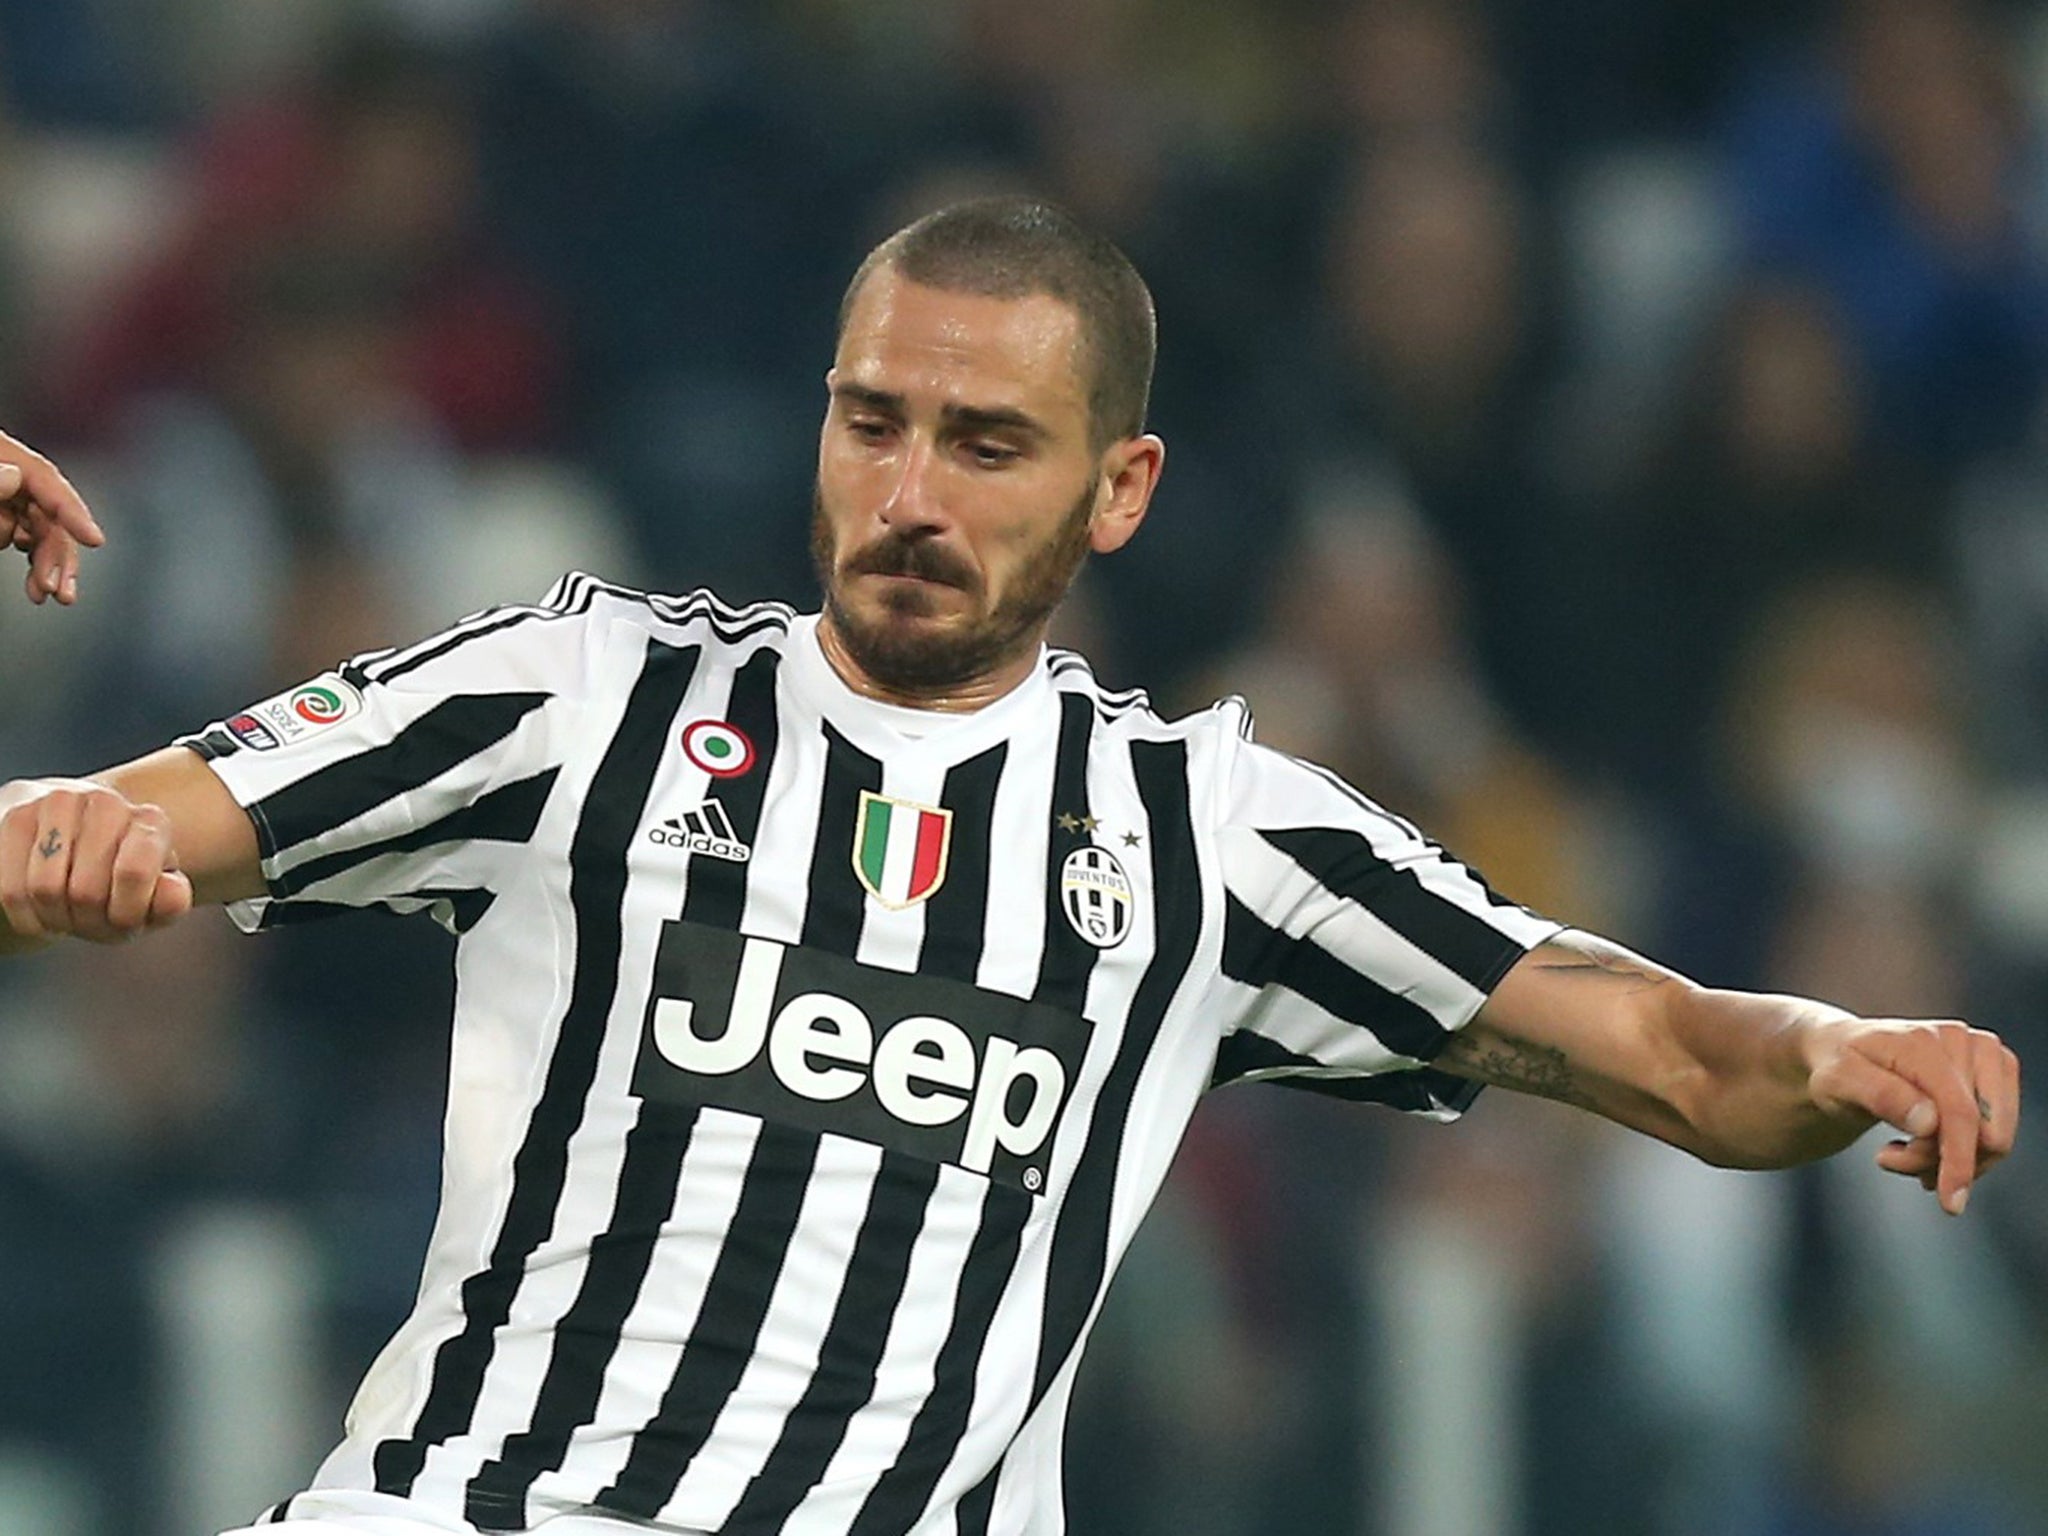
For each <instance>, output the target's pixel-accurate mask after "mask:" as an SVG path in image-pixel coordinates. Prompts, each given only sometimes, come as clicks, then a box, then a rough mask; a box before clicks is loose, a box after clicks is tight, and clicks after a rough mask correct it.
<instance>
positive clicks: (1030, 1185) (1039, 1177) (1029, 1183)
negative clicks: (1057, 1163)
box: [1024, 1168, 1045, 1195]
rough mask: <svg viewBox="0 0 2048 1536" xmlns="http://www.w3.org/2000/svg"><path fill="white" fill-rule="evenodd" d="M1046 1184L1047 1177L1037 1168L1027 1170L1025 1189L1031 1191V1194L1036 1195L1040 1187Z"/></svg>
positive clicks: (1025, 1172) (1025, 1171)
mask: <svg viewBox="0 0 2048 1536" xmlns="http://www.w3.org/2000/svg"><path fill="white" fill-rule="evenodd" d="M1044 1183H1045V1175H1044V1174H1042V1173H1040V1172H1039V1171H1038V1170H1037V1169H1036V1168H1026V1169H1025V1170H1024V1187H1025V1188H1026V1189H1028V1190H1030V1191H1031V1193H1033V1194H1034V1195H1035V1194H1037V1193H1038V1190H1039V1186H1040V1185H1042V1184H1044Z"/></svg>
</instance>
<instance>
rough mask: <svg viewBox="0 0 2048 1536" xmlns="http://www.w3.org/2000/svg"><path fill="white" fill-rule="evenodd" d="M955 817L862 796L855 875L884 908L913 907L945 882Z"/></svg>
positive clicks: (870, 794)
mask: <svg viewBox="0 0 2048 1536" xmlns="http://www.w3.org/2000/svg"><path fill="white" fill-rule="evenodd" d="M952 841H953V813H952V812H951V811H948V810H944V809H942V808H940V807H938V806H933V805H915V804H912V803H911V802H910V801H908V800H891V799H890V798H889V797H888V796H887V795H878V794H876V793H875V792H874V791H873V790H867V789H864V790H862V791H861V792H860V814H859V816H858V817H856V818H855V820H854V823H853V872H854V873H855V874H857V875H859V876H860V883H861V884H862V885H863V886H865V887H866V888H867V891H868V894H869V895H871V896H873V897H874V898H875V900H877V901H879V902H880V903H881V904H882V905H883V906H885V907H914V906H916V905H917V904H918V903H919V902H920V901H923V900H924V899H925V898H926V897H927V896H929V895H931V893H932V892H933V891H936V890H937V889H938V888H939V887H940V886H941V885H943V884H944V883H945V879H946V851H947V849H948V848H949V847H950V846H951V845H952Z"/></svg>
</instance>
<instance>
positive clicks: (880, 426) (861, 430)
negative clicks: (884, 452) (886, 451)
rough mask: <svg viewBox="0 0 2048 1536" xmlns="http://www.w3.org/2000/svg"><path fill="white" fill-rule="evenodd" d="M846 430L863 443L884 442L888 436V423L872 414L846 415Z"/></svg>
mask: <svg viewBox="0 0 2048 1536" xmlns="http://www.w3.org/2000/svg"><path fill="white" fill-rule="evenodd" d="M846 430H847V431H848V432H851V433H852V434H853V435H854V436H855V437H857V438H859V439H860V441H862V442H864V443H880V442H885V441H887V439H888V437H889V423H888V422H886V421H880V420H877V419H876V418H875V417H872V416H850V417H848V418H847V421H846Z"/></svg>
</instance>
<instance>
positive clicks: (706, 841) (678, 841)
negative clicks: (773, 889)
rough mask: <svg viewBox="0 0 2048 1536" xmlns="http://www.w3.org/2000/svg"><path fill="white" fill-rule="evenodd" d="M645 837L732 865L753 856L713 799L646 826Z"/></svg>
mask: <svg viewBox="0 0 2048 1536" xmlns="http://www.w3.org/2000/svg"><path fill="white" fill-rule="evenodd" d="M647 840H648V841H649V842H651V843H659V844H660V845H661V846H662V847H664V848H680V849H682V850H683V851H684V852H685V853H701V854H703V855H704V856H705V857H706V858H712V859H725V860H726V861H728V862H729V863H733V864H744V863H746V862H747V860H749V859H751V858H752V857H753V856H754V850H753V849H751V848H749V847H748V846H747V845H746V844H745V843H743V842H741V841H740V840H739V838H738V836H737V835H736V834H735V833H734V832H733V829H732V821H731V818H729V817H728V816H727V815H726V814H725V807H724V806H722V805H720V804H719V803H718V802H717V801H716V800H706V801H705V802H704V803H703V804H702V805H700V806H698V807H697V808H696V809H695V810H692V811H685V812H683V814H682V816H681V817H680V818H678V817H674V816H670V817H668V818H667V819H666V820H664V821H663V822H661V824H660V825H658V826H653V827H649V828H648V829H647Z"/></svg>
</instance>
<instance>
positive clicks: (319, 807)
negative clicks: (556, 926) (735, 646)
mask: <svg viewBox="0 0 2048 1536" xmlns="http://www.w3.org/2000/svg"><path fill="white" fill-rule="evenodd" d="M586 580H587V579H586V578H581V577H577V576H570V577H565V578H563V580H562V581H561V582H558V583H557V584H556V586H555V587H554V588H553V589H552V590H551V591H550V592H549V593H548V595H547V596H546V597H545V598H544V599H543V600H542V601H541V602H540V603H538V604H534V605H530V606H516V607H503V608H492V609H486V610H485V611H483V612H481V613H477V614H473V615H471V616H470V617H468V618H466V619H463V620H462V621H460V622H459V623H457V624H455V625H454V626H452V627H451V628H449V629H447V630H445V631H443V632H442V633H440V634H437V635H433V636H430V637H428V638H427V639H425V640H422V641H420V642H418V643H417V644H415V645H410V646H406V647H402V648H395V649H387V650H380V651H371V652H367V653H365V654H363V655H361V656H357V657H355V658H353V659H351V660H350V661H347V662H345V663H343V664H342V665H341V666H340V667H338V668H336V669H335V670H334V671H332V672H327V673H323V674H322V675H320V676H319V677H315V678H312V679H310V680H308V681H307V682H304V683H301V684H300V685H299V686H297V687H295V688H290V689H287V690H285V691H284V692H283V693H280V694H278V695H277V696H276V697H274V698H270V699H265V700H263V701H262V702H261V703H258V704H253V705H251V706H250V707H249V708H247V709H244V710H240V711H238V712H236V713H234V714H231V715H228V716H226V717H225V718H223V719H220V720H217V721H215V722H214V723H212V724H211V725H209V726H207V727H206V728H205V729H203V730H201V731H198V732H195V733H194V734H192V735H189V736H185V737H181V738H179V743H178V744H179V745H181V746H185V747H189V748H190V749H191V750H192V751H194V752H196V753H198V754H199V755H200V756H201V757H202V758H204V759H205V760H206V762H207V764H208V765H209V766H210V767H211V768H212V769H213V771H214V773H215V774H216V775H218V776H219V778H220V780H221V782H222V783H223V784H225V785H226V786H227V788H228V792H229V793H230V794H232V795H233V796H234V798H235V801H236V803H237V804H239V805H241V806H242V807H243V809H245V810H246V811H247V812H248V813H249V817H250V820H251V821H253V822H254V823H255V827H256V835H257V843H258V848H259V851H260V853H261V855H262V867H263V879H264V884H265V887H266V894H265V895H262V896H259V897H255V898H253V899H251V900H248V901H243V902H237V903H234V904H233V905H232V906H230V907H229V909H228V911H229V915H230V916H231V917H232V918H233V919H234V921H235V923H236V924H237V926H239V927H241V928H243V929H245V930H250V931H253V930H255V929H258V928H268V927H274V926H276V925H278V924H281V923H287V922H294V921H302V920H306V919H310V918H317V917H323V916H328V915H331V914H334V913H337V912H342V911H349V910H354V909H360V908H366V907H379V908H383V909H385V910H388V911H394V912H399V913H411V912H418V911H426V912H428V913H430V914H431V915H432V916H434V917H435V918H436V919H437V920H438V921H440V922H441V923H442V925H443V926H445V927H448V928H450V929H452V930H455V931H458V932H460V931H462V930H464V929H466V928H468V927H469V926H471V925H472V924H473V923H474V922H475V921H476V920H477V919H478V918H480V917H481V916H482V914H483V912H484V911H486V910H488V908H489V905H490V903H491V901H492V900H493V899H494V897H495V894H496V891H497V889H498V888H499V886H500V885H501V883H502V881H503V880H504V878H505V877H506V874H507V872H508V869H509V868H510V866H511V865H512V863H513V855H515V854H516V853H517V852H518V851H519V850H520V849H522V848H524V846H525V845H526V844H527V843H528V842H529V841H530V840H531V838H532V837H533V835H534V831H535V828H536V827H537V826H538V825H539V822H540V818H541V814H542V812H543V810H544V809H545V807H546V804H547V801H548V798H549V795H550V794H551V793H552V791H553V788H554V784H555V780H556V778H557V776H558V775H559V773H560V770H561V758H562V753H563V750H564V743H566V742H567V741H568V740H569V739H570V738H571V735H572V733H571V731H570V730H569V729H567V716H568V714H569V712H570V711H572V710H573V709H574V707H575V705H576V702H577V700H578V698H579V696H580V692H581V683H582V677H583V675H584V671H585V667H584V663H585V660H586V657H587V651H588V647H589V645H590V643H591V642H590V639H589V629H590V620H589V616H588V613H587V611H586V610H587V607H588V602H587V591H586V588H585V585H584V583H585V582H586Z"/></svg>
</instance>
